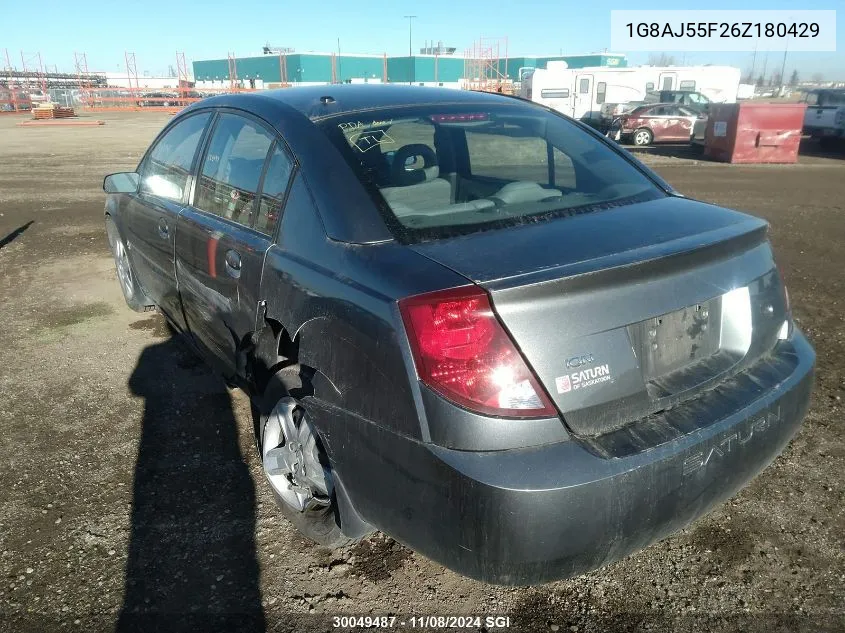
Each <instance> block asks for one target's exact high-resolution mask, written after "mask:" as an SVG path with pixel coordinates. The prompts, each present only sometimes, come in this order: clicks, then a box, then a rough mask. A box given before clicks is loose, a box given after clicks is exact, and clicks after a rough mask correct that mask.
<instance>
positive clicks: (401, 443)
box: [104, 85, 815, 585]
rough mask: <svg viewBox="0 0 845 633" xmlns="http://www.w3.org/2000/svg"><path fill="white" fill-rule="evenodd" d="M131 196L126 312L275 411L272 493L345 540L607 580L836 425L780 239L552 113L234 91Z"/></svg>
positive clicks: (465, 567) (123, 255) (166, 136)
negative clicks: (795, 446)
mask: <svg viewBox="0 0 845 633" xmlns="http://www.w3.org/2000/svg"><path fill="white" fill-rule="evenodd" d="M666 107H672V108H680V107H681V106H675V105H673V104H670V105H669V106H666ZM655 116H656V115H655ZM683 116H686V115H683ZM683 116H682V115H678V117H676V118H683ZM678 134H679V135H680V132H679V133H678ZM104 189H105V191H106V193H107V194H108V196H107V198H106V204H105V224H106V231H107V234H108V239H109V244H110V246H111V249H112V252H113V254H114V258H115V263H116V267H117V273H118V275H117V277H118V280H119V283H120V286H121V288H122V290H123V294H124V297H125V299H126V302H127V303H128V304H129V306H130V307H132V308H134V309H136V310H144V309H146V308H149V307H156V308H157V309H159V310H160V311H161V313H162V314H163V315H164V316H165V317H166V318H167V319H168V320H169V321H170V323H171V324H172V326H173V327H174V328H175V329H176V330H178V331H181V332H183V333H184V338H185V340H187V341H188V342H189V343H190V344H192V345H194V346H195V348H196V350H197V351H198V353H200V354H201V355H202V356H203V357H204V358H205V359H207V361H208V362H209V363H210V364H211V366H213V367H215V368H216V369H217V370H218V371H219V372H220V373H221V374H222V375H223V376H224V377H225V378H226V380H227V381H228V382H229V383H230V384H233V385H237V386H240V387H241V388H243V389H244V390H245V391H246V393H248V394H249V397H250V398H251V400H252V403H253V406H254V413H255V417H254V423H255V426H254V432H255V440H256V444H257V446H258V447H259V451H260V458H261V462H262V465H263V470H264V474H265V476H266V479H267V482H268V484H269V486H270V488H271V489H272V491H273V493H274V494H275V496H276V499H277V501H278V503H279V505H280V507H281V510H282V512H283V513H284V515H285V516H286V517H287V518H288V519H289V520H290V521H291V522H292V523H293V524H294V525H295V526H296V527H297V528H298V529H299V530H300V531H302V533H303V534H305V535H306V536H308V537H309V538H310V539H312V540H314V541H316V542H318V543H321V544H323V545H325V546H329V547H338V546H341V545H345V544H348V543H350V542H351V541H352V540H354V539H358V538H361V537H363V536H364V535H366V534H368V533H370V532H372V531H373V530H375V529H379V530H382V531H384V532H386V533H387V534H389V535H391V536H393V537H394V538H396V539H397V540H398V541H400V542H402V543H404V544H406V545H407V546H409V547H411V548H413V549H414V550H416V551H418V552H420V553H422V554H424V555H426V556H428V557H430V558H432V559H434V560H436V561H438V562H440V563H442V564H443V565H446V566H447V567H449V568H451V569H454V570H456V571H458V572H460V573H462V574H465V575H468V576H472V577H474V578H478V579H481V580H484V581H488V582H495V583H504V584H518V585H524V584H532V583H540V582H545V581H549V580H553V579H557V578H563V577H567V576H571V575H575V574H580V573H583V572H586V571H588V570H590V569H595V568H596V567H599V566H601V565H604V564H607V563H609V562H611V561H614V560H617V559H619V558H622V557H624V556H626V555H628V554H630V553H631V552H634V551H636V550H638V549H640V548H643V547H645V546H646V545H648V544H649V543H652V542H654V541H655V540H657V539H660V538H663V537H665V536H667V535H669V534H671V533H672V532H674V531H676V530H678V529H680V528H681V527H683V526H684V525H686V524H687V523H689V522H690V521H692V520H693V519H695V518H696V517H699V516H701V515H702V514H703V513H705V512H707V511H708V510H709V509H711V508H713V507H714V506H715V505H716V504H719V503H721V502H723V501H724V500H726V499H727V498H728V497H730V496H731V495H733V494H735V493H736V491H737V490H739V489H740V488H741V487H742V486H744V485H745V484H746V483H747V482H748V481H749V480H750V479H751V478H752V477H754V476H755V475H756V474H757V473H759V472H760V471H761V470H762V469H763V468H765V467H766V466H767V465H768V464H769V463H770V462H771V461H772V460H773V459H774V458H775V457H776V456H777V455H778V454H779V453H780V452H781V451H782V450H783V448H784V446H785V445H786V444H787V443H788V442H789V440H790V438H791V437H792V436H793V435H794V434H795V433H796V431H797V430H798V428H799V426H800V424H801V420H802V418H803V416H804V413H805V411H806V409H807V406H808V402H809V398H810V391H811V385H812V376H813V366H814V359H815V356H814V352H813V349H812V347H811V346H810V344H809V343H808V342H807V340H806V339H805V338H804V336H803V335H802V333H801V332H800V331H799V330H798V328H797V327H796V326H795V324H794V323H793V319H792V316H791V312H790V306H789V302H788V298H787V294H786V289H785V287H784V285H783V280H782V279H781V276H780V274H779V272H778V269H777V267H776V265H775V261H774V256H773V253H772V248H771V245H770V243H769V241H768V239H767V224H766V222H764V221H763V220H760V219H757V218H754V217H752V216H749V215H745V214H743V213H739V212H737V211H732V210H729V209H724V208H720V207H717V206H714V205H710V204H705V203H702V202H696V201H694V200H690V199H688V198H685V197H683V196H681V195H679V194H678V193H677V192H675V191H674V190H673V189H672V188H671V187H670V186H669V185H668V184H667V183H666V182H665V181H663V180H662V179H661V178H660V177H659V176H658V175H657V174H655V173H654V172H653V171H651V170H650V169H649V168H648V167H647V166H645V165H643V164H642V163H640V162H639V161H637V160H636V159H635V158H634V157H633V156H631V155H630V154H629V153H628V152H625V151H624V150H622V149H621V148H620V147H619V146H618V145H617V144H616V143H613V142H611V141H609V140H607V139H605V138H604V137H603V136H601V135H600V134H598V133H597V132H595V131H593V130H591V129H589V128H587V127H586V126H585V125H583V124H581V123H578V122H576V121H573V120H571V119H570V118H568V117H566V116H563V115H560V114H558V113H555V112H552V111H549V110H548V109H546V108H543V107H540V106H537V105H534V104H531V103H527V102H524V101H522V100H517V99H513V98H510V97H505V96H503V95H496V94H490V93H480V92H471V91H457V90H449V89H439V88H416V87H410V86H408V87H405V86H378V85H375V86H374V85H369V86H363V85H333V86H315V87H302V88H297V89H295V90H279V91H269V92H261V93H248V94H237V95H222V96H218V97H211V98H209V99H204V100H203V101H200V102H198V103H195V104H194V105H192V106H189V107H187V108H185V109H184V110H183V111H182V112H181V113H180V114H179V115H177V116H176V117H174V118H173V119H172V120H171V121H170V123H169V124H168V125H167V127H166V128H165V129H164V130H163V131H162V133H161V134H160V135H159V136H158V138H156V139H155V141H154V142H153V143H152V145H151V146H150V148H149V149H148V150H147V152H146V154H145V155H144V157H143V158H142V159H141V162H140V164H139V165H138V167H137V169H136V170H135V171H133V172H129V173H121V174H112V175H110V176H108V177H106V179H105V182H104ZM178 423H179V419H178V415H177V416H176V417H175V418H174V424H178ZM185 450H186V451H188V452H190V453H196V452H197V451H201V450H202V447H201V446H194V445H190V444H187V445H186V447H185ZM175 467H178V463H177V464H176V465H175ZM202 485H203V482H202V481H197V486H202ZM173 511H174V512H178V510H176V509H174V510H173Z"/></svg>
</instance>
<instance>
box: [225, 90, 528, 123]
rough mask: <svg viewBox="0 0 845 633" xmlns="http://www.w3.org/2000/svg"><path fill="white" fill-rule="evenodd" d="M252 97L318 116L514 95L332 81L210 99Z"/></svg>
mask: <svg viewBox="0 0 845 633" xmlns="http://www.w3.org/2000/svg"><path fill="white" fill-rule="evenodd" d="M253 99H261V100H262V101H264V102H265V103H267V102H268V101H274V102H277V103H283V104H285V105H287V106H290V107H292V108H294V109H295V110H298V111H299V112H301V113H302V114H304V115H305V116H307V117H308V118H310V119H312V120H316V119H320V118H324V117H329V116H337V115H339V114H345V113H351V112H358V111H361V110H371V109H373V108H390V107H400V106H412V105H424V104H443V103H460V104H469V105H478V106H479V107H483V106H485V105H490V104H495V103H499V104H501V103H503V102H506V100H507V102H512V100H513V97H510V96H506V95H502V94H497V93H490V92H475V91H471V90H459V89H456V88H433V87H423V86H404V85H397V84H330V85H326V86H298V87H295V88H279V89H276V90H262V91H260V92H249V93H243V94H227V95H220V96H218V97H213V98H212V100H209V101H210V102H209V105H216V106H232V107H237V106H239V105H242V104H244V103H245V102H248V101H252V100H253ZM268 105H269V104H268Z"/></svg>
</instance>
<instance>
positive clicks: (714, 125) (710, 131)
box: [704, 102, 806, 163]
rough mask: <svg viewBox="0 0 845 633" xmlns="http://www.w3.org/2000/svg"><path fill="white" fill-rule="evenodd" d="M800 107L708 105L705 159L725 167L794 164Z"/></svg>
mask: <svg viewBox="0 0 845 633" xmlns="http://www.w3.org/2000/svg"><path fill="white" fill-rule="evenodd" d="M805 109H806V105H805V104H803V103H748V102H746V103H711V104H710V112H709V116H708V118H707V130H706V132H705V136H704V155H705V156H708V157H710V158H712V159H714V160H719V161H723V162H726V163H794V162H796V161H797V160H798V145H799V143H800V142H801V128H802V127H803V125H804V110H805Z"/></svg>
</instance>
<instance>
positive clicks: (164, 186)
mask: <svg viewBox="0 0 845 633" xmlns="http://www.w3.org/2000/svg"><path fill="white" fill-rule="evenodd" d="M210 117H211V113H209V112H204V113H201V114H196V115H194V116H191V117H188V118H187V119H184V120H182V121H180V122H179V123H177V124H176V125H174V126H173V127H172V128H171V129H170V130H168V131H167V133H166V134H165V135H164V136H163V137H162V138H161V139H160V140H159V141H158V143H156V144H155V147H153V149H152V151H151V152H150V153H149V154H147V157H146V158H145V159H144V162H143V164H142V165H141V167H140V168H139V170H138V171H139V173H140V175H141V186H140V192H141V193H145V194H149V195H154V196H158V197H160V198H165V199H167V200H175V201H181V200H182V199H183V198H184V196H185V193H186V188H187V186H188V178H189V177H190V175H191V166H192V165H193V163H194V155H195V154H196V152H197V147H198V146H199V142H200V139H201V138H202V133H203V130H204V129H205V126H206V124H207V123H208V119H209V118H210Z"/></svg>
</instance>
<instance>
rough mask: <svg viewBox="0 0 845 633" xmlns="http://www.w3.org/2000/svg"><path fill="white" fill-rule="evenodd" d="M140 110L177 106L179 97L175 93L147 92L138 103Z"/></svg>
mask: <svg viewBox="0 0 845 633" xmlns="http://www.w3.org/2000/svg"><path fill="white" fill-rule="evenodd" d="M138 105H139V106H141V107H142V108H168V107H171V106H177V105H179V95H178V94H177V93H175V92H147V93H144V94H143V95H142V97H141V99H140V100H139V101H138Z"/></svg>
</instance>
